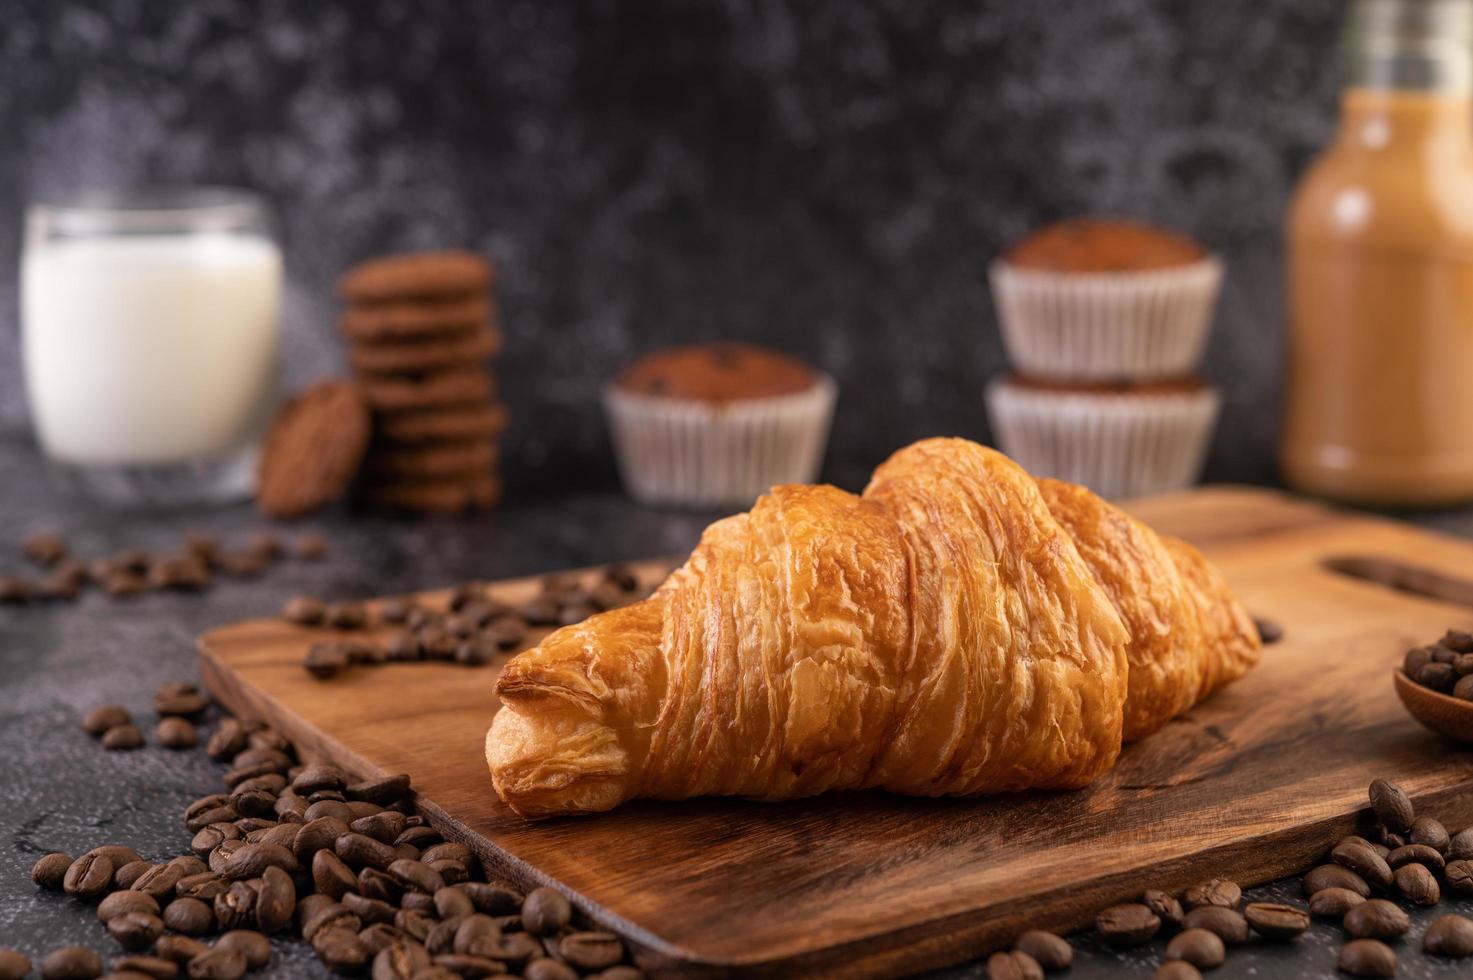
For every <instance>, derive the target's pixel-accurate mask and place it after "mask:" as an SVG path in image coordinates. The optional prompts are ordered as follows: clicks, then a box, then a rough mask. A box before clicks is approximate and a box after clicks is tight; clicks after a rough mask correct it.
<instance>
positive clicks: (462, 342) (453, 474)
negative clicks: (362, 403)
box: [340, 251, 507, 512]
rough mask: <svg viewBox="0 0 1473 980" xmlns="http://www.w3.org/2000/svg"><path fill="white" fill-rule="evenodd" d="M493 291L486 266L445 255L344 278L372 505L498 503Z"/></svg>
mask: <svg viewBox="0 0 1473 980" xmlns="http://www.w3.org/2000/svg"><path fill="white" fill-rule="evenodd" d="M491 283H492V276H491V267H490V265H489V264H488V263H487V262H486V261H485V260H484V259H482V258H481V257H480V256H477V255H473V254H470V253H468V252H453V251H445V252H420V253H414V254H407V255H395V256H390V257H388V258H382V259H375V260H373V261H370V262H365V263H363V264H362V265H359V266H357V267H355V268H354V269H352V270H350V271H349V272H348V274H347V275H345V276H344V277H343V280H342V283H341V290H342V294H343V297H344V298H345V299H346V300H347V303H348V308H347V310H346V311H345V312H344V313H343V317H342V320H341V321H340V328H341V330H342V333H343V335H344V337H346V338H347V340H348V344H349V347H348V363H349V365H350V366H351V368H352V370H353V374H354V377H355V378H356V380H357V383H358V388H359V389H360V390H361V391H362V393H363V397H364V399H365V400H366V401H367V403H368V406H369V408H370V409H371V411H372V413H373V438H372V441H371V442H370V444H369V447H368V452H367V456H366V458H365V460H364V463H363V469H362V476H361V478H360V481H359V482H360V487H361V490H362V494H363V496H364V498H365V499H366V500H368V501H369V502H370V503H373V504H377V505H380V506H384V507H393V508H398V509H403V510H414V511H438V512H454V511H462V510H467V509H472V508H480V507H489V506H491V505H492V504H494V503H496V502H497V501H498V500H499V499H500V498H501V479H500V477H499V475H498V465H497V464H498V459H499V455H500V452H499V447H500V437H501V434H502V432H503V430H504V429H505V428H506V423H507V413H506V409H505V407H504V406H503V405H501V404H500V403H499V402H498V401H497V400H496V383H495V379H494V378H493V376H492V374H491V372H490V370H489V368H488V366H487V362H488V360H489V359H490V358H492V357H494V356H495V355H496V354H498V353H499V352H500V350H501V343H502V337H501V331H500V329H499V327H498V326H497V323H496V315H495V304H494V303H493V302H492V296H491Z"/></svg>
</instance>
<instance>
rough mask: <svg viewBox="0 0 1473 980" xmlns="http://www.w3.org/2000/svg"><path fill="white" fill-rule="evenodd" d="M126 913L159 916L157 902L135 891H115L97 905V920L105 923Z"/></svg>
mask: <svg viewBox="0 0 1473 980" xmlns="http://www.w3.org/2000/svg"><path fill="white" fill-rule="evenodd" d="M128 912H146V913H148V914H149V915H158V914H159V903H158V901H157V900H156V899H155V898H154V897H153V896H152V895H149V894H146V893H144V892H135V891H131V890H129V891H116V892H113V893H112V894H111V895H108V896H107V897H106V898H104V899H103V900H102V901H101V902H99V903H98V904H97V919H98V921H99V922H107V921H108V920H109V919H114V918H117V917H118V916H120V915H124V914H126V913H128Z"/></svg>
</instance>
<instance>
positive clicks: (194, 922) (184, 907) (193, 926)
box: [119, 893, 215, 936]
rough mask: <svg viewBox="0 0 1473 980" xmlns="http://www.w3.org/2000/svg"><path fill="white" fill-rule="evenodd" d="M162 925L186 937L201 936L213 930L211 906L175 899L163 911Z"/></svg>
mask: <svg viewBox="0 0 1473 980" xmlns="http://www.w3.org/2000/svg"><path fill="white" fill-rule="evenodd" d="M119 894H121V893H119ZM213 901H214V900H213V898H212V899H211V902H212V903H213ZM164 925H166V926H168V927H169V928H170V929H172V930H174V931H175V932H182V933H184V935H186V936H203V935H205V934H206V933H208V932H211V931H213V930H214V928H215V910H214V907H213V904H211V905H206V904H205V903H204V901H202V900H201V899H199V898H176V899H174V900H173V901H172V902H170V903H169V904H168V906H167V907H165V909H164Z"/></svg>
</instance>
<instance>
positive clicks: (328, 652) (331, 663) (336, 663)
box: [302, 643, 348, 680]
mask: <svg viewBox="0 0 1473 980" xmlns="http://www.w3.org/2000/svg"><path fill="white" fill-rule="evenodd" d="M302 666H304V667H306V668H307V673H309V674H311V675H312V676H313V677H317V678H320V679H323V680H326V679H327V678H330V677H336V676H337V675H338V674H339V673H341V672H342V671H343V670H344V669H345V668H347V666H348V654H347V651H346V650H344V649H343V646H342V644H340V643H314V644H312V646H311V647H309V648H308V649H307V656H306V657H305V658H304V659H303V660H302Z"/></svg>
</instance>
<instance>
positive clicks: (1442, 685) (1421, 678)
mask: <svg viewBox="0 0 1473 980" xmlns="http://www.w3.org/2000/svg"><path fill="white" fill-rule="evenodd" d="M1415 679H1416V681H1417V683H1418V684H1421V685H1422V686H1423V687H1430V688H1431V689H1432V690H1434V691H1440V692H1441V693H1443V694H1448V693H1450V692H1451V691H1452V689H1453V687H1454V685H1456V684H1457V680H1458V674H1457V671H1455V670H1453V665H1452V664H1450V663H1438V662H1437V661H1435V660H1434V661H1433V662H1432V663H1430V664H1427V665H1426V666H1425V667H1423V668H1422V669H1421V670H1419V671H1417V676H1416V678H1415Z"/></svg>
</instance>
